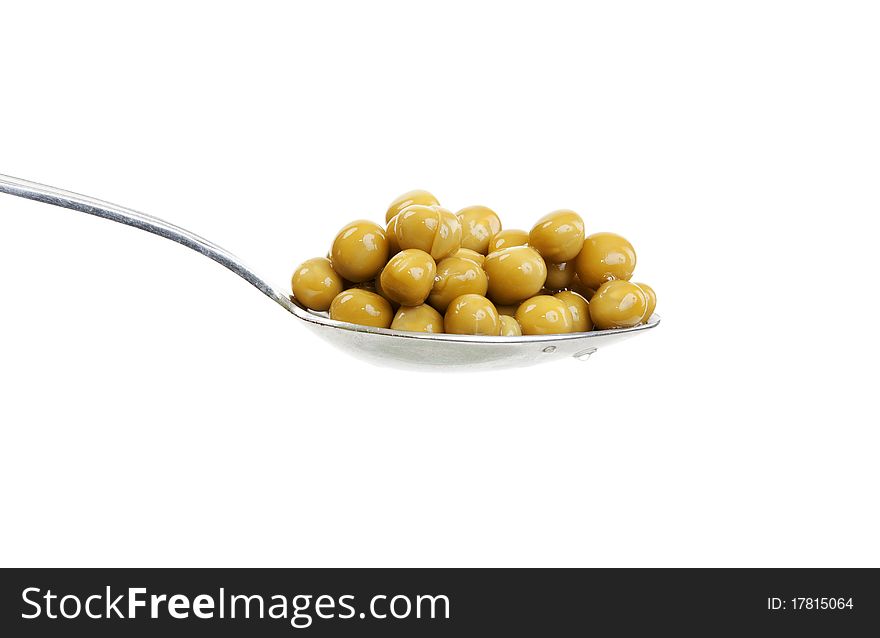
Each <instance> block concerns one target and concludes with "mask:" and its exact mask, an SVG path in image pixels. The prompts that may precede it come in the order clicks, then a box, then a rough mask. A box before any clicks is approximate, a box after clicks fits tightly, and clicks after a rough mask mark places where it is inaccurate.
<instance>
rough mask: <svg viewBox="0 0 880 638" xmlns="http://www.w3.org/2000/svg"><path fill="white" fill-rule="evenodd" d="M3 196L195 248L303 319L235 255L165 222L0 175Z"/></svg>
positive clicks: (93, 199) (128, 209) (102, 202)
mask: <svg viewBox="0 0 880 638" xmlns="http://www.w3.org/2000/svg"><path fill="white" fill-rule="evenodd" d="M0 193H6V194H8V195H15V196H16V197H23V198H25V199H32V200H34V201H37V202H43V203H45V204H52V205H53V206H60V207H62V208H69V209H71V210H75V211H79V212H81V213H86V214H88V215H95V216H96V217H103V218H104V219H109V220H110V221H114V222H117V223H120V224H125V225H126V226H134V227H135V228H139V229H141V230H145V231H147V232H148V233H153V234H154V235H159V236H160V237H164V238H165V239H170V240H171V241H176V242H177V243H178V244H183V245H184V246H186V247H187V248H191V249H192V250H195V251H196V252H199V253H201V254H203V255H204V256H205V257H208V258H210V259H213V260H214V261H216V262H217V263H218V264H220V265H221V266H223V267H225V268H228V269H229V270H231V271H232V272H234V273H235V274H236V275H238V276H239V277H241V278H242V279H244V280H245V281H246V282H248V283H249V284H251V285H252V286H254V287H255V288H256V289H257V290H259V291H260V292H262V293H263V294H264V295H266V296H267V297H269V299H271V300H272V301H274V302H275V303H277V304H278V305H280V306H282V307H283V308H284V309H285V310H287V311H289V312H292V313H293V314H295V315H299V313H298V312H297V311H296V310H295V306H294V305H293V304H292V303H291V301H290V299H288V297H287V295H284V294H281V293H279V292H278V291H277V290H275V289H274V288H273V287H272V286H270V285H269V284H268V283H266V282H265V281H264V280H263V279H262V278H261V277H259V276H258V275H257V274H256V273H254V272H253V271H252V270H251V269H250V268H248V267H247V266H245V265H244V263H242V261H241V260H240V259H239V258H238V257H236V256H235V255H233V254H232V253H231V252H229V251H228V250H226V249H224V248H221V247H220V246H218V245H217V244H214V243H212V242H210V241H208V240H207V239H205V238H203V237H199V236H198V235H196V234H195V233H193V232H190V231H188V230H186V229H184V228H181V227H180V226H175V225H174V224H172V223H170V222H166V221H165V220H163V219H159V218H158V217H152V216H151V215H146V214H144V213H139V212H137V211H135V210H132V209H130V208H125V207H123V206H117V205H116V204H111V203H109V202H105V201H101V200H100V199H95V198H93V197H87V196H85V195H78V194H76V193H71V192H70V191H66V190H62V189H60V188H54V187H52V186H45V185H43V184H37V183H36V182H29V181H27V180H24V179H18V178H16V177H10V176H8V175H0Z"/></svg>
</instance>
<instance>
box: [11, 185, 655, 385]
mask: <svg viewBox="0 0 880 638" xmlns="http://www.w3.org/2000/svg"><path fill="white" fill-rule="evenodd" d="M0 193H7V194H9V195H15V196H16V197H23V198H25V199H32V200H35V201H38V202H44V203H46V204H52V205H53V206H60V207H62V208H69V209H71V210H76V211H79V212H81V213H87V214H89V215H95V216H97V217H103V218H104V219H109V220H111V221H114V222H119V223H120V224H126V225H127V226H134V227H135V228H140V229H141V230H145V231H147V232H148V233H153V234H154V235H159V236H160V237H165V238H166V239H170V240H172V241H176V242H177V243H179V244H183V245H184V246H186V247H187V248H191V249H193V250H195V251H196V252H200V253H201V254H203V255H205V256H206V257H209V258H211V259H213V260H214V261H216V262H217V263H218V264H220V265H221V266H224V267H226V268H228V269H229V270H231V271H232V272H234V273H235V274H236V275H238V276H239V277H241V278H242V279H244V280H245V281H247V282H248V283H249V284H251V285H252V286H254V287H255V288H256V289H257V290H259V291H260V292H262V293H263V294H264V295H266V296H267V297H269V299H271V300H272V301H274V302H275V303H277V304H278V305H279V306H281V307H282V308H284V309H285V310H287V311H288V312H289V313H290V314H292V315H293V316H294V317H296V318H297V319H300V320H302V322H303V325H305V326H307V327H308V328H309V329H310V330H312V331H313V332H315V333H316V334H317V335H318V336H319V337H321V338H322V339H325V340H326V341H329V342H330V343H332V344H333V345H335V346H337V347H338V348H341V349H343V350H345V351H346V352H348V353H349V354H352V355H355V356H357V357H359V358H362V359H366V360H368V361H370V362H372V363H376V364H380V365H386V366H387V365H391V366H396V367H406V368H421V369H434V370H456V371H458V370H478V369H483V370H488V369H500V368H510V367H517V366H527V365H533V364H536V363H542V362H544V361H551V360H554V359H559V358H562V357H574V358H576V359H580V360H586V359H588V358H589V357H590V355H591V354H593V353H594V352H596V350H597V349H598V348H599V347H601V346H605V345H607V344H610V343H614V342H617V341H621V340H623V339H626V338H628V337H631V336H633V335H637V334H641V333H642V332H644V331H645V330H649V329H651V328H654V327H655V326H657V324H659V323H660V317H659V316H658V315H657V314H654V315H653V316H652V317H651V319H650V320H649V321H648V322H647V323H646V324H643V325H641V326H636V327H635V328H626V329H622V330H601V331H594V332H579V333H573V334H562V335H541V336H523V337H480V336H471V335H450V334H429V333H421V332H400V331H396V330H386V329H382V328H370V327H368V326H359V325H355V324H351V323H344V322H341V321H334V320H332V319H330V318H329V317H327V316H326V314H325V313H316V312H312V311H310V310H308V309H306V308H304V307H303V306H301V305H299V304H298V303H297V302H296V300H294V299H291V298H290V297H288V295H287V293H286V292H285V293H282V292H280V289H278V288H274V287H272V286H270V285H269V284H268V283H266V281H265V280H264V279H263V278H262V277H260V276H258V275H257V274H256V273H254V272H253V271H252V270H250V269H249V268H248V267H247V266H245V265H244V264H243V263H242V262H241V260H240V259H239V258H238V257H236V256H235V255H233V254H232V253H230V252H229V251H227V250H225V249H223V248H220V246H217V245H216V244H213V243H211V242H210V241H208V240H207V239H204V238H202V237H199V236H198V235H196V234H195V233H192V232H190V231H188V230H185V229H183V228H180V227H179V226H175V225H174V224H171V223H169V222H166V221H164V220H161V219H159V218H157V217H151V216H150V215H145V214H144V213H139V212H137V211H134V210H131V209H130V208H124V207H122V206H117V205H115V204H110V203H108V202H104V201H101V200H99V199H94V198H92V197H86V196H85V195H77V194H76V193H71V192H69V191H65V190H61V189H59V188H53V187H52V186H44V185H42V184H37V183H34V182H29V181H27V180H23V179H17V178H15V177H9V176H6V175H0Z"/></svg>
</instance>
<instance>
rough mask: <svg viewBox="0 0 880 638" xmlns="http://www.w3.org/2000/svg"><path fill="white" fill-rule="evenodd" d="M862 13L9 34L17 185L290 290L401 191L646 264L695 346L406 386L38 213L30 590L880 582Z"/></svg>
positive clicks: (357, 8)
mask: <svg viewBox="0 0 880 638" xmlns="http://www.w3.org/2000/svg"><path fill="white" fill-rule="evenodd" d="M875 9H876V5H874V6H873V7H872V3H869V2H865V3H857V2H824V3H823V2H735V3H734V2H730V3H717V2H716V3H704V2H673V3H655V2H644V3H630V2H628V3H591V4H588V3H583V2H572V3H562V2H546V1H545V2H541V3H515V2H497V3H494V2H491V3H490V2H473V1H468V2H461V3H456V2H442V3H441V2H431V3H425V2H400V3H391V2H370V3H362V2H324V3H320V4H319V3H298V4H294V3H282V2H278V3H270V2H248V3H229V4H226V3H218V2H204V3H194V2H190V3H180V2H172V3H162V2H152V3H149V4H144V5H141V6H140V8H137V7H135V6H134V5H131V4H126V3H122V4H120V3H115V2H105V3H98V2H86V3H63V2H57V3H48V2H40V3H23V2H20V3H6V4H5V5H4V7H3V12H2V13H3V18H2V22H0V60H2V76H0V87H2V88H0V91H2V93H0V122H2V131H3V132H2V137H0V172H3V173H7V174H11V175H16V176H19V177H23V178H27V179H33V180H36V181H41V182H44V183H48V184H52V185H56V186H60V187H63V188H69V189H72V190H75V191H78V192H82V193H87V194H90V195H94V196H97V197H101V198H103V199H108V200H110V201H114V202H118V203H121V204H123V205H128V206H131V207H134V208H137V209H139V210H143V211H145V212H149V213H153V214H155V215H158V216H160V217H165V218H167V219H169V220H172V221H174V222H176V223H179V224H181V225H183V226H184V227H187V228H191V229H193V230H195V231H196V232H198V233H200V234H203V235H204V236H206V237H208V238H210V239H212V240H214V241H216V242H217V243H219V244H221V245H223V246H226V247H228V248H230V249H231V250H233V251H234V252H236V253H237V254H239V255H241V256H242V257H244V258H245V259H246V260H247V261H249V262H250V263H251V264H252V265H253V267H254V268H255V269H256V270H257V271H258V272H260V273H265V276H266V277H267V278H269V279H270V280H272V281H277V282H281V283H280V284H279V285H281V286H285V285H286V282H287V281H288V277H289V275H290V273H291V272H292V270H293V268H294V266H295V265H296V264H297V263H298V262H299V261H301V260H303V259H305V258H307V257H311V256H316V255H323V254H324V253H325V251H326V250H327V248H328V244H329V241H330V239H331V238H332V236H333V234H334V233H335V231H336V230H337V229H338V228H339V227H341V226H342V225H344V224H345V223H346V222H348V221H349V220H351V219H355V218H359V217H364V216H367V217H372V218H375V219H380V218H382V216H383V214H384V210H385V208H386V206H387V204H388V202H389V201H390V200H391V199H392V198H393V197H394V196H396V195H397V194H399V193H400V192H403V191H406V190H410V189H412V188H427V189H429V190H431V191H433V192H435V193H436V194H437V195H438V196H439V198H440V200H441V202H442V203H443V204H445V205H446V206H447V207H449V208H451V209H453V210H457V209H458V208H461V207H463V206H465V205H469V204H477V203H482V204H487V205H489V206H492V207H493V208H495V209H496V210H497V211H499V213H500V214H501V216H502V219H503V220H504V222H505V224H506V225H507V226H508V227H524V228H528V227H530V226H531V224H532V222H533V221H534V220H535V219H536V218H537V217H539V216H540V215H542V214H544V213H546V212H548V211H550V210H553V209H555V208H559V207H570V208H573V209H575V210H577V211H579V212H580V213H581V214H582V216H583V217H584V218H585V220H586V224H587V228H588V232H590V231H593V232H594V231H598V230H612V231H616V232H619V233H621V234H623V235H625V236H627V237H628V238H630V239H631V241H632V242H633V244H634V245H635V247H636V250H637V251H638V254H639V266H638V269H637V271H636V280H640V281H645V282H648V283H650V284H652V285H653V286H654V288H655V290H656V291H657V293H658V297H659V304H658V308H657V310H658V312H659V313H660V314H661V315H662V316H663V323H662V324H661V326H660V327H659V328H658V329H657V330H654V331H652V332H650V333H648V334H646V335H644V336H640V337H639V338H637V339H633V340H631V341H629V342H627V343H625V344H621V345H618V346H614V347H611V348H608V349H606V350H601V351H600V352H599V353H598V354H597V355H595V356H594V357H593V358H592V359H591V360H590V361H589V363H586V364H584V363H578V362H576V361H573V360H572V361H570V362H569V361H563V362H558V363H554V364H547V365H545V366H542V367H536V368H531V369H523V370H517V371H506V372H503V373H493V374H470V375H430V374H412V373H401V372H396V371H393V370H385V369H382V368H375V367H370V366H367V365H365V364H361V363H359V362H358V361H356V360H355V359H352V358H350V357H349V356H347V355H346V354H345V353H342V352H337V351H335V350H332V349H330V347H329V346H327V345H325V344H324V343H323V342H320V341H316V340H315V339H314V337H312V336H311V333H310V332H308V331H307V330H305V329H303V328H302V327H301V326H299V325H298V323H297V321H296V320H295V319H293V318H292V317H290V316H289V315H287V314H285V313H284V312H283V311H282V310H281V309H279V308H278V307H277V306H275V305H274V304H272V303H271V302H269V301H268V300H267V299H266V298H264V297H262V296H261V295H260V294H259V293H258V292H257V291H256V290H254V289H253V288H251V287H249V286H247V285H246V284H244V283H243V282H242V281H241V280H239V279H238V278H237V277H235V276H234V275H233V274H231V273H230V272H227V271H225V270H223V269H222V268H220V267H218V266H217V265H216V264H214V263H212V262H210V261H209V260H206V259H204V258H203V257H201V256H199V255H197V254H196V253H193V252H190V251H188V250H186V249H184V248H182V247H180V246H178V245H176V244H173V243H171V242H167V241H164V240H161V239H159V238H156V237H153V236H151V235H147V234H145V233H141V232H138V231H136V230H133V229H129V228H124V227H121V226H118V225H114V224H111V223H109V222H106V221H103V220H99V219H96V218H91V217H88V216H84V215H80V214H76V213H72V212H70V211H66V210H63V209H56V208H53V207H50V206H46V205H41V204H36V203H33V202H26V201H23V200H17V199H13V198H10V197H7V196H0V220H2V226H0V228H2V230H0V273H2V274H0V282H2V290H3V301H2V302H0V303H2V308H3V309H2V312H0V357H2V358H0V392H2V400H0V422H2V426H0V432H2V444H0V455H2V460H0V485H2V487H0V490H2V502H0V507H2V511H3V524H2V529H0V535H2V542H0V563H2V564H4V565H71V566H73V565H96V566H97V565H102V566H103V565H111V566H113V565H137V566H156V565H168V566H198V565H209V566H215V565H216V566H219V565H224V566H227V565H235V566H238V565H241V566H244V565H247V566H270V565H278V566H331V565H340V566H341V565H359V566H360V565H364V566H366V565H373V566H414V565H437V566H447V565H448V566H451V565H464V566H488V565H501V566H513V565H553V566H567V565H571V566H575V565H577V566H590V565H632V566H635V565H673V566H685V565H697V566H701V565H730V566H734V565H736V566H744V565H758V566H771V565H774V566H806V565H829V566H830V565H834V566H857V565H873V566H877V565H880V545H878V543H877V538H878V537H880V524H878V508H877V501H878V489H877V488H878V478H880V469H878V462H877V459H878V443H880V437H878V433H877V424H878V417H877V389H878V388H877V372H876V361H877V355H878V340H877V337H876V333H877V320H878V314H880V305H878V293H877V288H878V269H877V260H876V256H875V255H876V251H877V232H876V231H877V217H878V213H880V188H878V177H880V151H878V149H880V92H878V86H880V85H878V77H880V68H878V67H880V64H878V60H880V38H878V32H880V21H878V15H877V12H876V10H875Z"/></svg>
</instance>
